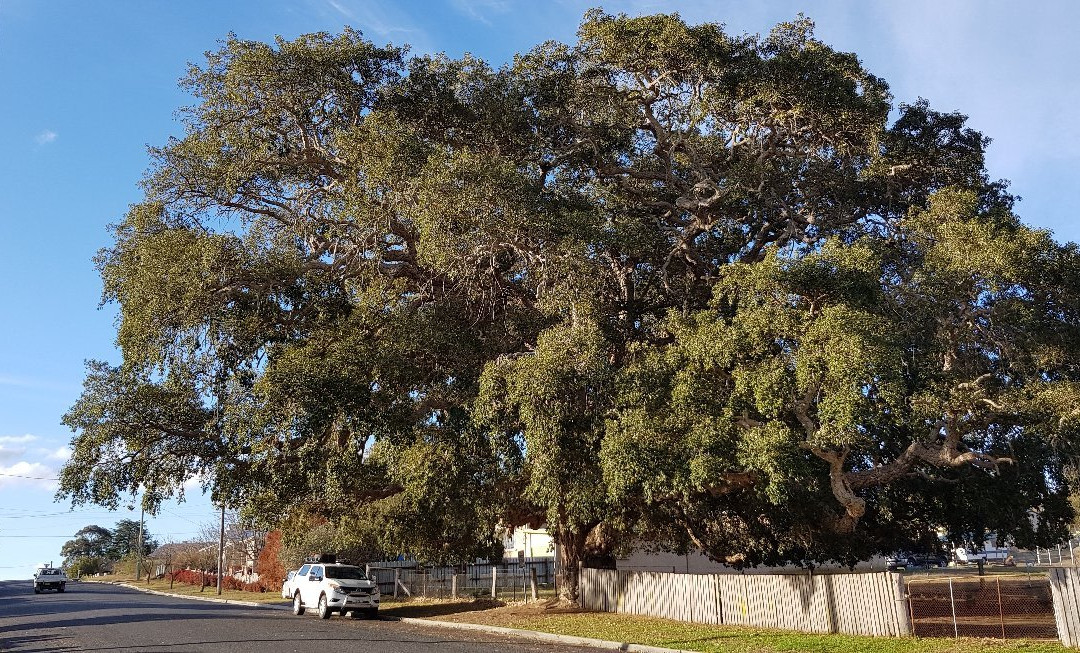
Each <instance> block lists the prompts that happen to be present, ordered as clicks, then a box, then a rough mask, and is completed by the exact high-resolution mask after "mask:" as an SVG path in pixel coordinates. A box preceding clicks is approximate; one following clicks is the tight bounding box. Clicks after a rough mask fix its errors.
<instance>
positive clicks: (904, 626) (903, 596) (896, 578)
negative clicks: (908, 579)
mask: <svg viewBox="0 0 1080 653" xmlns="http://www.w3.org/2000/svg"><path fill="white" fill-rule="evenodd" d="M885 573H887V574H889V575H888V576H886V578H891V579H892V580H893V583H892V586H893V601H894V603H893V605H895V606H896V608H895V609H896V627H897V630H898V631H899V632H897V635H899V636H900V637H907V636H909V635H914V634H915V632H914V630H913V628H914V626H913V623H914V622H913V621H910V620H909V619H910V616H911V601H910V600H909V599H908V597H907V593H906V592H905V590H904V577H903V576H902V575H901V574H891V573H889V572H885ZM826 580H828V577H826ZM905 603H906V604H907V605H904V604H905ZM896 604H899V605H896ZM833 621H834V622H835V617H834V618H833ZM833 632H836V629H835V628H833Z"/></svg>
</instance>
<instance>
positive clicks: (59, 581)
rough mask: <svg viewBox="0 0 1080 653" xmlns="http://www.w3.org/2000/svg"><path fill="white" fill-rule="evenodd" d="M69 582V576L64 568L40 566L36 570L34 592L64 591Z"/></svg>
mask: <svg viewBox="0 0 1080 653" xmlns="http://www.w3.org/2000/svg"><path fill="white" fill-rule="evenodd" d="M67 582H68V577H67V574H65V573H64V570H63V569H57V568H56V567H38V569H37V571H35V572H34V594H41V593H42V592H43V591H44V590H56V591H57V592H63V591H64V589H65V588H66V586H67Z"/></svg>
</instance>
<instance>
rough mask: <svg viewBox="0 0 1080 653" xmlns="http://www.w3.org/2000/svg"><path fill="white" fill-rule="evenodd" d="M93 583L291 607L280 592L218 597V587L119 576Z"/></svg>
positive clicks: (225, 592)
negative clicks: (119, 584)
mask: <svg viewBox="0 0 1080 653" xmlns="http://www.w3.org/2000/svg"><path fill="white" fill-rule="evenodd" d="M92 582H120V583H126V584H128V585H131V586H133V587H140V588H143V589H149V590H154V591H157V592H168V593H169V594H176V595H178V596H201V597H204V598H208V599H228V600H230V601H250V602H253V603H279V604H281V605H289V601H288V600H286V599H283V598H281V594H279V593H278V592H241V591H239V590H222V591H221V596H218V593H217V586H211V587H207V588H206V589H202V590H200V588H199V587H198V586H197V585H188V584H186V583H173V586H172V587H171V588H170V587H169V581H167V580H161V579H155V580H151V581H150V582H149V583H147V582H146V581H145V580H142V581H136V580H132V579H130V578H122V577H119V576H101V577H95V578H94V579H93V581H92Z"/></svg>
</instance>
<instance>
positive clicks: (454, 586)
mask: <svg viewBox="0 0 1080 653" xmlns="http://www.w3.org/2000/svg"><path fill="white" fill-rule="evenodd" d="M450 597H451V598H455V599H456V598H457V597H458V595H457V569H455V570H454V573H453V575H451V576H450Z"/></svg>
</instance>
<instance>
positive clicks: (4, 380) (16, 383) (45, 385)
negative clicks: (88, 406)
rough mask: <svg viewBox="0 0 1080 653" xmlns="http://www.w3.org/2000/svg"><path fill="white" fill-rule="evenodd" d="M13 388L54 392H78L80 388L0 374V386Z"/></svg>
mask: <svg viewBox="0 0 1080 653" xmlns="http://www.w3.org/2000/svg"><path fill="white" fill-rule="evenodd" d="M5 385H6V386H10V387H13V388H28V389H31V390H55V391H59V392H78V391H79V389H80V386H76V385H72V384H68V383H56V382H54V381H46V380H42V379H30V378H26V377H24V376H14V375H11V374H4V373H3V372H0V386H5Z"/></svg>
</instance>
